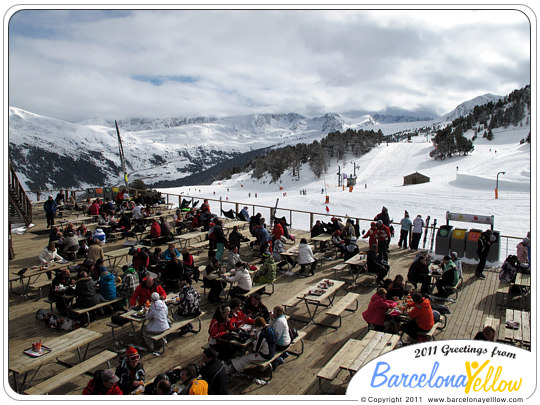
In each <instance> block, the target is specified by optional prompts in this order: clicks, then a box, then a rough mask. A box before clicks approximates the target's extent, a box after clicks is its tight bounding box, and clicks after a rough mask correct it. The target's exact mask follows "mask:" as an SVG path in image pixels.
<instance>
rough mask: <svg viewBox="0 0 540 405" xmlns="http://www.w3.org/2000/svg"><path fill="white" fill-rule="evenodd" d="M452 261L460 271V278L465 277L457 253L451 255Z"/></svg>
mask: <svg viewBox="0 0 540 405" xmlns="http://www.w3.org/2000/svg"><path fill="white" fill-rule="evenodd" d="M450 259H452V261H453V262H454V264H455V265H456V269H457V271H458V275H459V277H463V263H461V260H460V258H459V256H458V254H457V252H452V253H450Z"/></svg>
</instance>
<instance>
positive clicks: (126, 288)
mask: <svg viewBox="0 0 540 405" xmlns="http://www.w3.org/2000/svg"><path fill="white" fill-rule="evenodd" d="M122 270H123V271H124V275H123V276H122V284H121V285H119V286H118V287H117V288H116V294H117V296H120V297H122V298H124V301H122V305H127V303H128V302H129V298H130V297H131V294H133V291H135V289H136V288H137V287H138V285H139V275H138V274H137V272H136V271H135V269H134V268H133V267H129V266H127V265H124V266H123V267H122Z"/></svg>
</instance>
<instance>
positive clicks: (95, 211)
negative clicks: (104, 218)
mask: <svg viewBox="0 0 540 405" xmlns="http://www.w3.org/2000/svg"><path fill="white" fill-rule="evenodd" d="M99 208H100V206H99V202H98V200H94V202H93V203H92V204H91V205H90V207H89V208H88V214H90V215H99Z"/></svg>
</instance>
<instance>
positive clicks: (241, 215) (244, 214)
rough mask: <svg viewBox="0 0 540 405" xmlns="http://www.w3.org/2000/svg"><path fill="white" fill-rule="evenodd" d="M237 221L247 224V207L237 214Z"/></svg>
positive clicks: (248, 216) (248, 217)
mask: <svg viewBox="0 0 540 405" xmlns="http://www.w3.org/2000/svg"><path fill="white" fill-rule="evenodd" d="M238 219H239V220H241V221H247V222H249V219H250V215H249V208H248V207H247V206H246V207H244V208H242V209H241V210H240V212H239V213H238Z"/></svg>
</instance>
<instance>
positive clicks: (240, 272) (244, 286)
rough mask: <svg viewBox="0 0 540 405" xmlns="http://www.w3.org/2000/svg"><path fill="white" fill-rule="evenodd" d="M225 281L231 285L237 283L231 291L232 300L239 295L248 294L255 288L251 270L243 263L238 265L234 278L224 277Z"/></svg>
mask: <svg viewBox="0 0 540 405" xmlns="http://www.w3.org/2000/svg"><path fill="white" fill-rule="evenodd" d="M223 279H224V280H225V281H227V282H229V283H237V285H235V286H233V287H231V290H230V291H229V295H230V296H231V297H232V298H234V297H236V296H237V295H241V294H247V293H248V292H249V290H251V287H252V286H253V283H252V281H251V276H250V274H249V270H248V269H247V268H246V263H243V262H238V263H236V265H235V273H234V274H233V275H232V276H223Z"/></svg>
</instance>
